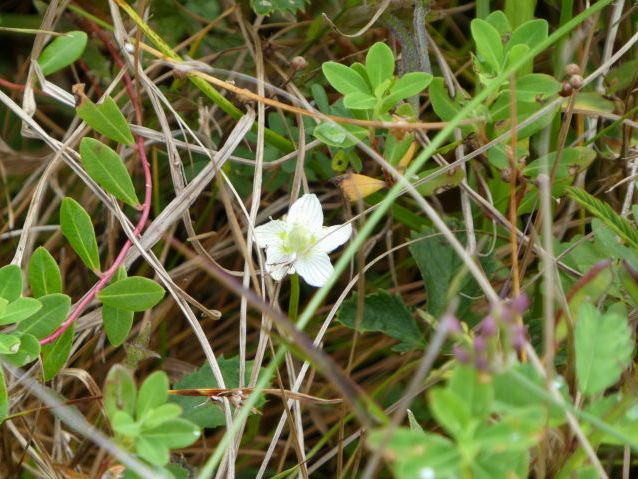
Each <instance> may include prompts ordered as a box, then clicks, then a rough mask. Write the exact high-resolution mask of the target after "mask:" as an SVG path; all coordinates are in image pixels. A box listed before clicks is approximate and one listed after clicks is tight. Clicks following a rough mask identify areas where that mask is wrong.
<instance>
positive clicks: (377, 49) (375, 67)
mask: <svg viewBox="0 0 638 479" xmlns="http://www.w3.org/2000/svg"><path fill="white" fill-rule="evenodd" d="M366 72H367V74H368V79H369V80H370V83H371V84H372V88H373V89H375V88H376V87H377V86H379V85H380V84H381V83H383V82H384V81H385V80H388V79H390V78H392V75H393V74H394V55H393V54H392V50H390V47H389V46H387V45H386V44H385V43H381V42H377V43H375V44H374V45H372V46H371V47H370V50H368V54H367V55H366Z"/></svg>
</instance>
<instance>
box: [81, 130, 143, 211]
mask: <svg viewBox="0 0 638 479" xmlns="http://www.w3.org/2000/svg"><path fill="white" fill-rule="evenodd" d="M80 157H81V158H82V164H83V165H84V168H85V169H86V171H87V173H88V174H89V175H90V176H91V178H93V179H94V180H95V182H96V183H97V184H98V185H100V186H101V187H102V188H104V189H105V190H106V191H108V192H109V193H111V194H112V195H113V196H115V197H116V198H117V199H119V200H122V201H123V202H124V203H127V204H129V205H131V206H137V205H139V204H140V202H139V200H138V199H137V195H136V194H135V187H134V186H133V181H132V180H131V177H130V175H129V174H128V171H127V169H126V167H125V166H124V163H123V162H122V160H121V159H120V156H119V155H118V154H117V153H116V152H115V151H113V150H112V149H111V148H109V147H108V146H107V145H105V144H104V143H102V142H100V141H98V140H95V139H93V138H88V137H87V138H82V141H81V142H80Z"/></svg>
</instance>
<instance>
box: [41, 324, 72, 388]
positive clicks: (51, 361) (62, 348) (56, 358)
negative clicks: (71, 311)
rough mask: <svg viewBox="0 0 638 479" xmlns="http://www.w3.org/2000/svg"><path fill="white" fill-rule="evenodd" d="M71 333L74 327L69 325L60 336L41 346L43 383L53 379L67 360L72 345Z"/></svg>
mask: <svg viewBox="0 0 638 479" xmlns="http://www.w3.org/2000/svg"><path fill="white" fill-rule="evenodd" d="M73 331H74V325H73V324H71V326H69V328H68V329H67V330H66V331H64V333H63V334H62V336H60V337H59V338H58V339H56V340H55V341H53V342H52V343H50V344H47V345H45V346H42V353H41V354H42V375H43V377H44V380H45V381H49V380H51V379H53V377H54V376H55V375H56V374H57V373H58V371H60V369H62V367H63V366H64V364H65V363H66V361H67V359H68V358H69V354H70V353H71V346H72V345H73Z"/></svg>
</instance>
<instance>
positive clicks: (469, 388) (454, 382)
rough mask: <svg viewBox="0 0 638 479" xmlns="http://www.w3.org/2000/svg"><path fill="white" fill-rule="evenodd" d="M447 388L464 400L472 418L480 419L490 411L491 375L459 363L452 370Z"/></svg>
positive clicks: (492, 389) (492, 391)
mask: <svg viewBox="0 0 638 479" xmlns="http://www.w3.org/2000/svg"><path fill="white" fill-rule="evenodd" d="M448 389H449V390H450V391H452V392H453V393H454V394H456V395H457V397H459V398H461V399H462V400H463V401H464V402H465V404H466V405H467V407H468V408H469V410H470V414H471V415H472V417H473V418H475V419H479V420H482V419H485V418H487V416H488V415H489V413H490V412H491V408H492V400H493V399H494V386H493V385H492V377H491V376H489V375H487V374H479V373H478V371H477V370H476V368H473V367H469V366H464V365H460V364H459V365H457V366H456V367H455V368H454V371H453V372H452V377H451V378H450V381H449V383H448Z"/></svg>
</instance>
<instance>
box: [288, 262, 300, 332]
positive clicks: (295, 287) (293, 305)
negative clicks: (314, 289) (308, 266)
mask: <svg viewBox="0 0 638 479" xmlns="http://www.w3.org/2000/svg"><path fill="white" fill-rule="evenodd" d="M298 312H299V275H298V274H297V273H295V274H292V275H290V302H289V303H288V317H289V318H290V321H292V322H293V323H296V322H297V314H298Z"/></svg>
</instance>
